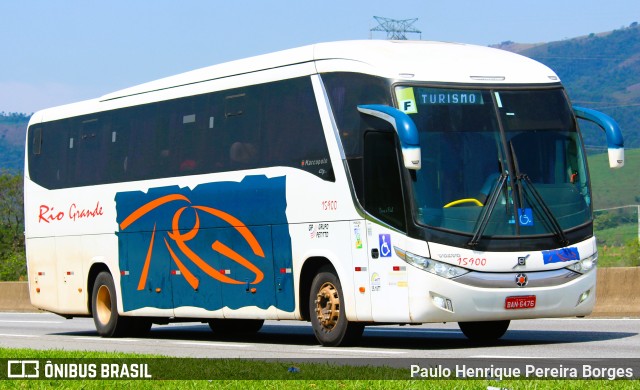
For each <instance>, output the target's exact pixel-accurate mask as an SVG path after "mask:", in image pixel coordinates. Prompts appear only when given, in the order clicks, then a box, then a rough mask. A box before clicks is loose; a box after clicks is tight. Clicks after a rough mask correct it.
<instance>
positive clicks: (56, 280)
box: [24, 41, 624, 345]
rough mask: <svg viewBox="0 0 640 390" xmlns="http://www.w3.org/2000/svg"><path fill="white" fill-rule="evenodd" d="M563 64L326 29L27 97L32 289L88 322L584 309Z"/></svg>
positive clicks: (326, 324)
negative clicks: (315, 35)
mask: <svg viewBox="0 0 640 390" xmlns="http://www.w3.org/2000/svg"><path fill="white" fill-rule="evenodd" d="M578 117H579V118H584V119H587V120H589V121H591V122H595V123H596V124H598V125H600V126H601V127H602V128H603V129H604V130H605V131H606V134H607V141H608V143H609V157H610V164H611V166H612V167H619V166H622V165H623V163H624V161H623V159H624V157H623V156H624V152H623V144H622V137H621V135H620V130H619V129H618V127H617V125H616V124H615V122H614V121H613V120H611V119H610V118H609V117H607V116H605V115H603V114H601V113H599V112H596V111H593V110H589V109H583V108H577V107H572V106H571V105H570V103H569V100H568V98H567V95H566V92H565V90H564V89H563V87H562V85H561V84H560V80H559V78H558V76H556V75H555V74H554V73H553V71H551V70H550V69H549V68H547V67H546V66H544V65H542V64H540V63H537V62H535V61H533V60H530V59H528V58H525V57H522V56H519V55H516V54H513V53H509V52H505V51H500V50H495V49H491V48H487V47H477V46H470V45H462V44H451V43H438V42H424V41H420V42H408V41H401V42H392V41H360V42H337V43H325V44H317V45H312V46H306V47H301V48H297V49H293V50H287V51H282V52H278V53H273V54H268V55H263V56H259V57H254V58H249V59H245V60H240V61H234V62H230V63H225V64H222V65H217V66H213V67H208V68H204V69H199V70H195V71H192V72H188V73H184V74H180V75H177V76H173V77H168V78H165V79H161V80H157V81H153V82H150V83H147V84H143V85H139V86H136V87H132V88H129V89H124V90H121V91H117V92H114V93H111V94H108V95H105V96H102V97H100V98H97V99H94V100H88V101H84V102H80V103H76V104H70V105H66V106H62V107H56V108H51V109H47V110H43V111H40V112H37V113H36V114H34V115H33V117H32V118H31V121H30V123H29V129H28V134H27V144H26V145H27V150H26V158H25V172H24V174H25V188H24V190H25V191H24V193H25V202H24V204H25V225H26V243H27V248H26V249H27V262H28V269H29V289H30V294H31V302H32V304H33V305H34V306H36V307H38V308H41V309H43V310H47V311H50V312H53V313H57V314H59V315H61V316H64V317H67V318H71V317H82V316H93V319H94V321H95V324H96V328H97V330H98V333H99V334H100V335H102V336H106V337H111V336H125V335H128V336H133V335H143V334H144V333H146V332H148V331H149V328H150V327H151V324H152V323H156V324H163V323H169V322H176V321H200V322H208V323H209V325H210V326H211V328H212V329H213V331H215V332H220V333H221V334H222V333H239V332H256V331H258V330H259V329H260V327H261V326H262V324H263V322H264V320H305V321H310V322H311V324H312V326H313V330H314V332H315V335H316V337H317V339H318V341H319V342H320V343H321V344H323V345H344V344H346V343H350V342H351V343H352V342H354V341H356V340H357V339H358V337H359V336H360V335H361V334H362V332H363V329H364V326H366V325H372V324H376V323H384V324H390V323H392V324H419V323H427V322H449V321H455V322H458V323H459V324H460V328H461V329H462V331H463V332H464V334H465V335H466V336H467V337H469V338H470V339H484V340H488V339H496V338H499V337H501V336H502V335H503V334H504V333H505V332H506V330H507V327H508V326H509V321H510V320H515V319H525V318H540V317H566V316H584V315H587V314H589V313H590V312H591V310H592V308H593V306H594V302H595V288H596V272H595V268H596V260H597V250H596V241H595V238H594V236H593V215H592V201H591V200H592V197H591V190H590V183H589V175H588V172H587V164H586V160H585V151H584V148H583V144H582V140H581V135H580V131H579V129H578V125H577V120H576V118H578Z"/></svg>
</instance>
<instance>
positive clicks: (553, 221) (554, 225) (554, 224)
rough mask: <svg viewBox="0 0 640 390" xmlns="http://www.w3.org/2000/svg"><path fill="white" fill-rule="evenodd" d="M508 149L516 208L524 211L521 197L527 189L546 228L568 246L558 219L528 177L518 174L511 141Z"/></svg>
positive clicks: (562, 243) (516, 160)
mask: <svg viewBox="0 0 640 390" xmlns="http://www.w3.org/2000/svg"><path fill="white" fill-rule="evenodd" d="M509 149H510V151H511V159H512V161H513V166H514V169H515V172H516V177H515V183H516V184H518V195H519V199H518V200H519V201H520V202H519V204H518V205H516V208H517V207H520V208H522V209H524V204H523V203H524V202H523V199H522V197H523V195H524V194H525V188H527V189H529V193H531V195H532V196H533V198H534V199H535V201H536V203H537V204H538V205H539V207H540V209H541V210H542V214H543V215H544V216H545V217H546V219H547V223H548V225H547V227H549V225H551V230H553V232H554V234H555V235H556V237H558V239H559V241H560V244H561V245H562V246H565V245H567V244H569V240H567V237H566V236H565V235H564V231H562V227H561V226H560V223H558V219H557V218H556V217H555V215H553V212H552V211H551V209H550V208H549V206H547V202H545V201H544V199H543V198H542V196H541V195H540V193H539V192H538V190H537V189H536V187H535V186H534V185H533V182H532V181H531V178H529V176H528V175H527V174H526V173H522V172H520V167H519V165H518V157H517V156H516V151H515V149H514V148H513V143H512V142H511V141H509ZM523 182H524V183H525V184H526V186H523V185H522V183H523ZM517 214H518V213H517V212H516V215H517ZM516 219H518V218H516ZM519 223H520V220H519V219H518V222H516V224H517V225H516V226H519Z"/></svg>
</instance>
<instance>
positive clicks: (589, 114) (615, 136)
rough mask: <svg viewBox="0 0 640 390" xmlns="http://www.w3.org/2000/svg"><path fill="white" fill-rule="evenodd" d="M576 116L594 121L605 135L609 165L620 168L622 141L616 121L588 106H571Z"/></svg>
mask: <svg viewBox="0 0 640 390" xmlns="http://www.w3.org/2000/svg"><path fill="white" fill-rule="evenodd" d="M573 112H575V114H576V117H578V118H580V119H584V120H586V121H589V122H592V123H595V124H596V125H598V126H599V127H600V128H601V129H602V130H604V132H605V134H606V135H607V148H608V150H609V167H611V168H622V167H623V166H624V141H623V139H622V131H621V130H620V126H618V123H616V121H615V120H614V119H613V118H611V117H610V116H608V115H606V114H603V113H601V112H600V111H596V110H592V109H590V108H584V107H578V106H573Z"/></svg>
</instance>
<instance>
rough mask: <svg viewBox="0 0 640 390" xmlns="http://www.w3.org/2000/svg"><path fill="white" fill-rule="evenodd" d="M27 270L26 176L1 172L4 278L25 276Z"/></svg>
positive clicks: (1, 276) (0, 250)
mask: <svg viewBox="0 0 640 390" xmlns="http://www.w3.org/2000/svg"><path fill="white" fill-rule="evenodd" d="M26 274H27V264H26V259H25V253H24V210H23V179H22V175H20V174H17V175H16V174H12V173H9V172H6V171H3V172H1V173H0V280H2V281H7V280H21V279H25V278H26Z"/></svg>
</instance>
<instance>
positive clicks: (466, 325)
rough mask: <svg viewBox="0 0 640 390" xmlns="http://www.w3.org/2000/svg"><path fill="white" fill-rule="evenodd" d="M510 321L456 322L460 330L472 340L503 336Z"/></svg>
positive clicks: (493, 339) (492, 338)
mask: <svg viewBox="0 0 640 390" xmlns="http://www.w3.org/2000/svg"><path fill="white" fill-rule="evenodd" d="M510 323H511V321H509V320H504V321H474V322H458V326H460V330H461V331H462V333H464V335H465V336H467V338H468V339H469V340H472V341H495V340H497V339H499V338H500V337H502V336H504V334H505V333H506V332H507V328H509V324H510Z"/></svg>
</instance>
